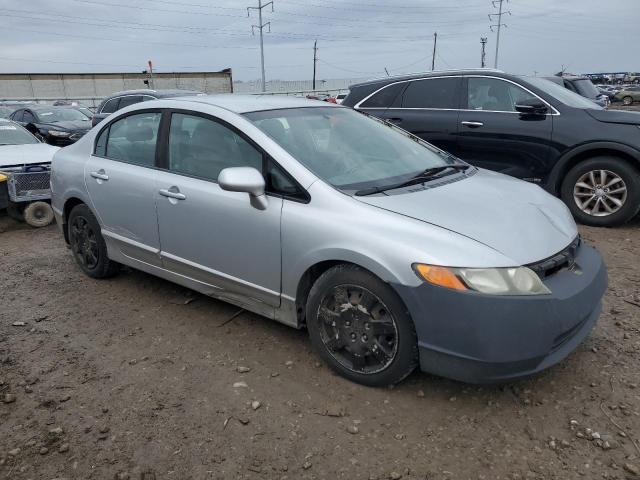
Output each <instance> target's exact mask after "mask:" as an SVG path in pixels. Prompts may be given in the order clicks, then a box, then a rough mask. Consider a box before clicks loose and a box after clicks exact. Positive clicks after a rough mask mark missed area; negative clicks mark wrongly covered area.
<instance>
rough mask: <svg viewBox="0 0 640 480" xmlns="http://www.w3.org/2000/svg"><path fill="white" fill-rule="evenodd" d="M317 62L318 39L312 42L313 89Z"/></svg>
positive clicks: (314, 87)
mask: <svg viewBox="0 0 640 480" xmlns="http://www.w3.org/2000/svg"><path fill="white" fill-rule="evenodd" d="M317 62H318V40H317V39H316V40H315V41H314V42H313V90H315V89H316V63H317Z"/></svg>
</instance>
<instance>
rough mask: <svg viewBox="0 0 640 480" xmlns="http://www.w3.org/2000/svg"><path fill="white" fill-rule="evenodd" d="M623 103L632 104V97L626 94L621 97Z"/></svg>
mask: <svg viewBox="0 0 640 480" xmlns="http://www.w3.org/2000/svg"><path fill="white" fill-rule="evenodd" d="M622 104H623V105H633V98H632V97H630V96H629V95H627V96H626V97H622Z"/></svg>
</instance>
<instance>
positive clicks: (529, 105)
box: [514, 101, 549, 115]
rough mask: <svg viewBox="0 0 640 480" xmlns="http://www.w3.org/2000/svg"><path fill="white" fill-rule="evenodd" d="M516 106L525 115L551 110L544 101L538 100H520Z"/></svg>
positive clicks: (539, 113)
mask: <svg viewBox="0 0 640 480" xmlns="http://www.w3.org/2000/svg"><path fill="white" fill-rule="evenodd" d="M514 108H515V109H516V111H517V112H520V113H522V114H524V115H544V114H545V113H547V112H548V111H549V108H548V107H547V106H546V105H545V104H544V103H542V102H538V101H529V102H528V101H524V102H520V103H517V104H516V105H515V107H514Z"/></svg>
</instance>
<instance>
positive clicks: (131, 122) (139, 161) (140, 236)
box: [84, 112, 161, 266]
mask: <svg viewBox="0 0 640 480" xmlns="http://www.w3.org/2000/svg"><path fill="white" fill-rule="evenodd" d="M160 117H161V114H160V112H145V113H136V114H135V115H128V116H126V117H124V118H121V119H119V120H116V121H115V122H113V123H111V124H110V126H109V127H107V128H105V129H104V130H102V132H101V133H100V134H99V137H98V139H97V141H96V147H95V152H94V154H93V155H91V158H90V159H89V161H88V162H87V163H86V164H85V170H84V176H85V183H86V185H87V190H88V192H89V197H90V199H91V204H92V205H91V209H92V211H93V212H94V213H95V214H96V216H97V217H98V219H99V221H100V224H101V226H102V235H103V236H104V238H105V241H106V242H107V245H108V248H109V249H110V255H109V256H110V257H111V258H114V259H117V258H118V257H119V256H120V255H124V256H126V257H128V258H132V259H135V260H139V261H142V262H145V263H149V264H152V265H156V266H159V265H160V256H159V252H160V240H159V236H158V222H157V216H156V205H155V192H156V188H155V172H156V170H155V169H154V167H155V156H156V138H157V136H158V129H159V126H160ZM111 249H117V252H111Z"/></svg>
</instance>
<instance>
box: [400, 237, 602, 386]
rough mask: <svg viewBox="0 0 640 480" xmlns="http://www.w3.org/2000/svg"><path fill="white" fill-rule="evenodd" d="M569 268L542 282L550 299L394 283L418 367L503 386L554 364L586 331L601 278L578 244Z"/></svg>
mask: <svg viewBox="0 0 640 480" xmlns="http://www.w3.org/2000/svg"><path fill="white" fill-rule="evenodd" d="M575 265H576V268H574V269H572V270H563V271H560V272H558V273H556V274H554V275H552V276H551V277H549V278H547V279H545V280H544V283H545V285H546V286H547V287H548V288H549V290H551V292H552V293H551V295H534V296H498V295H485V294H480V293H475V292H459V291H455V290H450V289H446V288H442V287H437V286H433V285H429V284H426V283H425V284H423V285H421V286H419V287H406V286H402V285H394V287H395V288H396V291H397V292H398V293H399V295H400V296H401V298H402V299H403V300H404V302H405V304H406V305H407V307H408V309H409V312H410V314H411V316H412V318H413V320H414V323H415V327H416V333H417V335H418V347H419V351H420V368H421V369H422V370H423V371H425V372H429V373H433V374H436V375H441V376H443V377H448V378H453V379H456V380H461V381H464V382H469V383H492V382H503V381H507V380H512V379H515V378H519V377H523V376H527V375H530V374H533V373H536V372H539V371H541V370H544V369H545V368H548V367H550V366H551V365H554V364H555V363H557V362H559V361H560V360H562V359H563V358H565V357H566V356H567V355H568V354H569V353H570V352H571V351H573V350H574V349H575V348H576V347H577V346H578V345H579V344H580V343H581V342H582V341H583V340H584V338H585V337H586V336H587V335H588V334H589V332H590V331H591V330H592V329H593V327H594V326H595V324H596V321H597V319H598V316H599V315H600V312H601V310H602V296H603V295H604V291H605V290H606V287H607V272H606V267H605V265H604V263H603V261H602V257H601V256H600V254H599V253H598V251H597V250H595V249H594V248H592V247H589V246H586V245H582V246H580V248H579V249H578V251H577V253H576V257H575Z"/></svg>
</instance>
